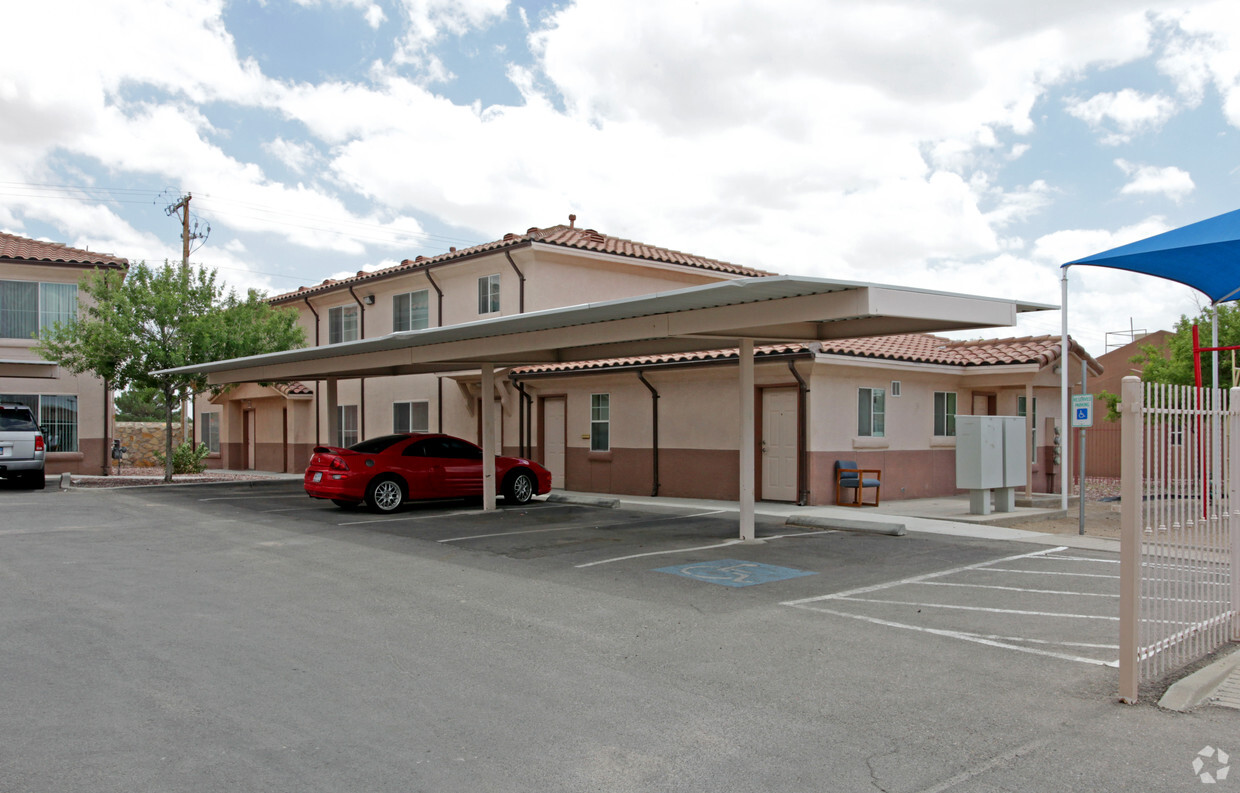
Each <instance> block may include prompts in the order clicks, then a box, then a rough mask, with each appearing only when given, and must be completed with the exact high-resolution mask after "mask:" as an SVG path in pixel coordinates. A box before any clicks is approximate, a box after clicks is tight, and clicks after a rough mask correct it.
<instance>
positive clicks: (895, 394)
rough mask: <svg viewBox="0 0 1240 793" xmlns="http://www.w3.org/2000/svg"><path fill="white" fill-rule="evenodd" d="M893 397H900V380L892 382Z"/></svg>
mask: <svg viewBox="0 0 1240 793" xmlns="http://www.w3.org/2000/svg"><path fill="white" fill-rule="evenodd" d="M891 395H892V396H893V397H898V396H900V381H899V380H892V381H891Z"/></svg>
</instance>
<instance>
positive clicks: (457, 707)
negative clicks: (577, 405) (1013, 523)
mask: <svg viewBox="0 0 1240 793" xmlns="http://www.w3.org/2000/svg"><path fill="white" fill-rule="evenodd" d="M0 515H3V518H0V631H2V634H0V635H3V637H4V641H3V649H2V650H0V658H3V661H4V669H5V674H4V675H3V676H0V700H2V701H4V702H6V703H8V706H7V707H6V708H5V709H4V710H3V711H2V712H0V737H2V738H3V740H2V741H0V790H2V791H6V793H7V791H10V790H11V791H22V790H63V791H75V790H83V791H85V790H91V791H97V790H126V791H129V790H150V791H166V790H219V789H223V788H226V787H227V788H235V789H271V790H288V789H293V788H296V789H298V790H311V791H313V790H323V791H337V790H343V789H348V790H384V791H387V790H391V791H397V790H400V791H408V790H426V791H455V790H462V791H464V790H470V791H474V790H481V789H486V790H505V791H507V790H518V791H520V790H635V791H636V790H643V791H644V790H660V789H663V790H717V789H729V790H755V791H757V790H763V791H766V790H887V791H929V790H965V791H980V790H996V789H1004V790H1029V791H1034V790H1046V789H1058V788H1062V789H1090V790H1133V789H1169V790H1176V789H1181V788H1183V789H1190V788H1192V789H1196V788H1195V786H1196V785H1198V784H1200V782H1199V781H1198V780H1197V778H1196V777H1195V776H1194V775H1193V774H1192V773H1191V768H1190V764H1191V762H1192V760H1193V759H1194V757H1195V756H1196V753H1197V752H1198V750H1199V749H1201V748H1202V747H1203V746H1206V745H1210V746H1220V747H1221V748H1226V749H1228V750H1229V751H1231V750H1232V747H1231V746H1229V745H1228V740H1229V739H1231V738H1232V737H1233V736H1234V735H1236V734H1237V733H1236V723H1235V718H1236V716H1235V715H1234V714H1235V712H1234V711H1223V710H1220V709H1211V708H1206V709H1202V710H1200V711H1197V712H1193V713H1190V714H1170V713H1167V712H1163V711H1160V710H1158V709H1157V708H1155V707H1153V706H1150V705H1142V706H1137V707H1125V706H1120V705H1117V704H1115V703H1114V691H1115V670H1114V669H1113V668H1112V667H1110V666H1108V663H1109V662H1111V661H1113V659H1114V653H1115V650H1114V644H1115V634H1116V632H1117V628H1116V626H1115V623H1114V621H1113V620H1111V619H1110V618H1109V617H1110V616H1111V615H1113V614H1114V613H1115V606H1114V603H1113V602H1112V601H1113V596H1114V592H1115V590H1116V589H1117V582H1116V580H1115V578H1114V576H1115V575H1117V574H1118V571H1117V565H1116V564H1115V560H1114V558H1113V556H1111V555H1108V554H1106V553H1103V552H1096V551H1090V552H1083V551H1076V550H1070V549H1066V548H1056V547H1053V546H1052V547H1047V546H1031V545H1025V544H1021V543H1011V542H998V541H991V540H977V539H965V538H959V537H951V536H940V535H928V534H908V535H905V536H903V537H890V536H882V535H871V534H860V533H849V532H829V531H807V530H804V529H795V528H792V527H789V526H786V525H784V524H783V523H782V521H776V520H774V519H761V518H760V519H759V523H758V537H759V539H761V540H763V541H762V542H760V543H753V544H749V543H738V542H736V541H735V536H736V522H735V515H734V514H730V513H721V512H717V511H714V510H705V511H693V510H686V509H670V508H669V509H649V508H643V509H641V510H636V509H603V508H598V507H591V506H582V505H574V504H553V503H547V502H535V503H532V504H530V505H527V506H525V507H520V508H507V507H505V508H501V509H500V510H497V511H496V512H492V513H482V512H480V511H479V510H478V509H477V508H476V507H473V506H471V505H468V504H462V503H459V502H443V503H434V504H419V505H414V506H412V507H411V508H409V509H407V510H405V511H402V512H401V513H398V514H397V515H393V516H376V515H371V514H368V513H366V512H360V511H344V510H340V509H337V508H336V507H334V506H332V505H330V504H329V503H327V502H314V501H310V500H308V499H307V498H306V497H305V496H304V494H302V493H301V492H300V487H299V485H298V484H297V483H295V482H293V483H281V484H277V485H271V484H267V485H261V486H260V485H257V484H255V485H251V486H201V487H178V488H141V489H126V490H114V491H112V490H101V491H82V490H78V491H69V492H64V493H61V492H57V491H56V490H55V489H49V490H47V491H43V492H28V491H17V490H12V489H4V490H0ZM1233 743H1234V741H1233Z"/></svg>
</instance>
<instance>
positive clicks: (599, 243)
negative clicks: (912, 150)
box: [268, 225, 774, 303]
mask: <svg viewBox="0 0 1240 793" xmlns="http://www.w3.org/2000/svg"><path fill="white" fill-rule="evenodd" d="M533 244H542V245H555V246H559V247H562V248H574V249H577V250H583V251H594V252H597V253H608V254H614V255H616V256H627V257H630V258H633V259H644V260H646V261H652V262H660V263H663V264H677V265H682V266H685V267H692V268H695V269H699V270H711V271H713V272H718V273H727V274H729V275H739V276H766V275H774V273H770V272H767V271H765V270H755V269H753V268H750V267H742V266H740V265H739V264H731V263H729V262H724V261H720V260H718V259H708V258H706V257H705V256H695V255H694V254H691V253H681V252H680V251H674V250H671V249H670V248H659V247H655V246H653V245H646V244H645V243H642V242H634V241H632V240H625V239H620V238H619V237H609V236H607V235H606V234H600V233H599V232H597V231H595V230H594V229H579V228H576V227H573V226H565V225H559V226H551V227H549V228H545V229H540V228H538V227H534V228H531V229H528V230H527V231H526V232H525V233H524V234H505V235H504V237H503V239H499V240H494V241H492V242H485V243H483V244H481V245H473V246H471V247H468V248H461V249H460V250H457V249H456V248H450V249H449V250H448V252H447V253H441V254H439V255H438V256H418V257H417V258H416V259H405V260H404V261H403V262H401V263H400V264H398V265H396V266H395V267H387V268H385V269H382V270H375V271H374V272H369V273H368V272H365V271H360V270H359V271H358V273H357V275H355V276H353V277H351V278H343V279H340V280H337V281H333V280H331V279H328V280H326V281H323V282H322V283H320V284H316V285H315V286H303V287H300V288H298V289H297V291H295V292H285V293H284V294H281V295H275V296H274V297H271V298H269V299H268V300H269V302H272V303H278V302H282V301H288V300H300V299H301V298H302V297H304V296H306V295H314V294H316V293H319V292H324V291H327V290H328V289H331V288H332V287H336V286H340V285H341V284H357V283H362V282H365V281H370V280H374V279H378V278H385V277H389V276H392V275H396V274H398V273H405V272H411V271H415V270H420V269H426V268H428V267H433V266H437V265H441V264H446V263H448V262H452V261H455V260H458V259H466V258H469V257H471V256H479V255H482V254H486V253H493V252H495V251H502V250H505V249H509V250H510V249H513V248H519V247H525V246H528V245H533Z"/></svg>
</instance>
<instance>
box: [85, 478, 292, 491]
mask: <svg viewBox="0 0 1240 793" xmlns="http://www.w3.org/2000/svg"><path fill="white" fill-rule="evenodd" d="M98 478H100V479H102V478H104V477H98ZM112 479H113V480H114V481H115V480H119V479H121V477H112ZM291 481H298V482H300V481H301V477H300V476H299V477H297V478H296V479H295V480H294V479H291V478H290V479H231V480H229V481H227V482H173V483H172V484H165V483H164V482H153V483H142V484H133V485H108V486H106V487H91V486H90V485H86V484H82V482H81V480H78V482H77V483H76V484H75V485H74V487H73V489H74V490H79V491H81V490H88V491H104V490H136V489H138V488H143V487H146V488H150V487H158V488H161V489H163V490H175V489H178V488H183V487H238V488H263V487H271V486H274V485H286V484H288V483H289V482H291Z"/></svg>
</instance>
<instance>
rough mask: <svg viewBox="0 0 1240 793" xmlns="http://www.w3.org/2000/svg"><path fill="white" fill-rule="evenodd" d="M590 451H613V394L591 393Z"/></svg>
mask: <svg viewBox="0 0 1240 793" xmlns="http://www.w3.org/2000/svg"><path fill="white" fill-rule="evenodd" d="M590 451H592V452H607V451H611V394H591V395H590Z"/></svg>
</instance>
